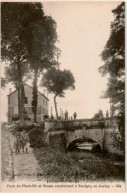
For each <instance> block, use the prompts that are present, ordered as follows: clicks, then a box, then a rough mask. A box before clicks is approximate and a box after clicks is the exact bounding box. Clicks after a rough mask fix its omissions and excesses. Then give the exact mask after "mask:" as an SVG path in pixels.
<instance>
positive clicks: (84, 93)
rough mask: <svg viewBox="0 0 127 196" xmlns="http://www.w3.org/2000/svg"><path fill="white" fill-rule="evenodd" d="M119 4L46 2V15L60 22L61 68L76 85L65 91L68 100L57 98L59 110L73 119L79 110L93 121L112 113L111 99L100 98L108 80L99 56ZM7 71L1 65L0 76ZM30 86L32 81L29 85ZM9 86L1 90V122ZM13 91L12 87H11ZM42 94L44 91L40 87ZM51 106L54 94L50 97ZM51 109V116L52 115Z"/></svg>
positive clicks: (80, 116)
mask: <svg viewBox="0 0 127 196" xmlns="http://www.w3.org/2000/svg"><path fill="white" fill-rule="evenodd" d="M119 3H120V2H118V1H115V2H114V1H113V2H109V1H107V2H106V1H105V2H92V1H91V2H85V1H84V2H44V3H43V6H44V11H45V14H46V15H51V16H52V18H53V19H54V20H55V21H56V23H57V33H58V36H59V44H58V47H59V48H60V49H61V50H62V53H61V57H60V63H61V65H60V67H61V69H64V68H65V69H70V70H71V72H72V73H73V75H74V77H75V80H76V83H75V86H76V89H75V90H74V91H66V93H65V98H57V103H58V111H59V110H60V108H62V109H63V111H65V110H66V109H67V110H68V112H69V116H72V115H73V113H74V112H75V111H76V112H77V115H78V118H91V117H93V115H94V113H96V112H97V111H98V110H99V109H102V110H103V112H104V114H105V113H106V110H109V100H105V99H100V96H101V95H102V91H104V90H105V89H106V83H107V78H103V77H102V76H101V74H100V73H99V72H98V68H99V67H100V66H101V65H103V62H102V60H101V57H100V56H99V55H100V54H101V52H102V50H103V49H104V46H105V44H106V42H107V40H108V38H109V35H110V23H111V21H113V14H112V12H111V11H112V10H113V9H114V8H116V7H117V6H118V4H119ZM3 72H4V64H2V68H1V75H3ZM29 84H30V85H31V82H29ZM10 87H12V85H11V84H10V85H8V86H7V87H6V89H5V90H2V98H1V109H2V114H1V120H4V121H5V120H6V119H7V117H6V113H7V94H8V92H9V88H10ZM12 89H13V88H12ZM39 90H40V91H41V92H43V90H42V88H39ZM49 99H50V107H51V106H53V114H55V110H54V104H53V95H49ZM50 107H49V114H50Z"/></svg>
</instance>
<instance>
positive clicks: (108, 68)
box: [99, 2, 125, 115]
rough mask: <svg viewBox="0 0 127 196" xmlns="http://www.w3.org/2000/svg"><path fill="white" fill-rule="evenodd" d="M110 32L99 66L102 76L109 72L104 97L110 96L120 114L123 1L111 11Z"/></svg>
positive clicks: (122, 76)
mask: <svg viewBox="0 0 127 196" xmlns="http://www.w3.org/2000/svg"><path fill="white" fill-rule="evenodd" d="M112 12H113V14H114V21H113V22H112V23H111V34H110V37H109V40H108V41H107V43H106V45H105V48H104V50H103V52H102V54H101V56H102V60H103V61H104V62H105V63H104V65H103V66H101V67H100V68H99V71H100V73H101V74H102V76H105V75H106V74H109V79H108V84H107V90H106V92H105V94H104V96H103V97H104V98H110V101H111V103H112V104H113V106H114V110H115V111H117V113H119V114H120V115H124V113H125V3H124V2H122V3H121V4H120V5H119V6H118V7H117V8H116V9H114V10H113V11H112Z"/></svg>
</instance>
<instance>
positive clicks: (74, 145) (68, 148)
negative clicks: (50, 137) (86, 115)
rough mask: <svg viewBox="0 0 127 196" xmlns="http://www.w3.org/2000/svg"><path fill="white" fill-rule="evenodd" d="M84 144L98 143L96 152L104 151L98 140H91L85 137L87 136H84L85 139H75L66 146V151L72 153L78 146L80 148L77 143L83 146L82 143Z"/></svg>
mask: <svg viewBox="0 0 127 196" xmlns="http://www.w3.org/2000/svg"><path fill="white" fill-rule="evenodd" d="M83 142H91V143H94V142H96V143H97V145H96V150H97V151H98V152H100V151H102V146H101V144H100V143H99V142H98V141H97V140H95V139H92V138H89V137H85V136H83V137H81V138H78V139H74V140H73V141H71V142H70V143H69V144H68V145H67V146H66V150H67V151H71V150H73V149H74V148H77V146H78V145H77V143H78V144H81V143H83Z"/></svg>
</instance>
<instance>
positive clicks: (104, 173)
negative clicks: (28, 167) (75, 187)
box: [34, 146, 125, 182]
mask: <svg viewBox="0 0 127 196" xmlns="http://www.w3.org/2000/svg"><path fill="white" fill-rule="evenodd" d="M34 154H35V156H36V159H37V160H38V162H39V164H40V167H41V169H42V178H43V179H45V180H46V181H50V182H81V181H96V180H124V173H125V171H124V167H122V170H121V167H120V166H115V165H114V164H113V162H111V160H110V159H109V158H105V157H104V156H103V155H101V154H96V155H95V154H92V153H89V152H78V151H77V152H76V151H75V152H68V153H65V152H60V151H58V150H57V149H55V148H51V147H50V146H49V147H42V148H40V149H37V148H36V149H34ZM122 171H123V172H122Z"/></svg>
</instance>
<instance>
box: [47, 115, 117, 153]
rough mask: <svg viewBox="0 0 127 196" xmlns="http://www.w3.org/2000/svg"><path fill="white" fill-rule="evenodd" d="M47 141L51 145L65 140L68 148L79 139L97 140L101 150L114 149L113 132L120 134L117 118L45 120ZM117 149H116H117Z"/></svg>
mask: <svg viewBox="0 0 127 196" xmlns="http://www.w3.org/2000/svg"><path fill="white" fill-rule="evenodd" d="M45 133H46V141H47V143H49V144H50V145H57V144H58V143H59V144H61V143H62V142H64V145H65V148H66V149H68V148H69V147H70V146H71V144H74V143H75V142H78V141H84V142H85V141H91V142H97V143H98V145H99V146H100V148H101V150H108V151H113V146H114V145H113V142H114V141H113V138H112V134H119V131H118V126H117V122H116V120H114V119H113V120H111V119H105V120H104V119H103V120H93V119H92V120H91V119H89V120H88V119H83V120H76V121H62V122H60V121H56V122H55V121H52V122H45ZM115 151H116V149H115Z"/></svg>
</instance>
